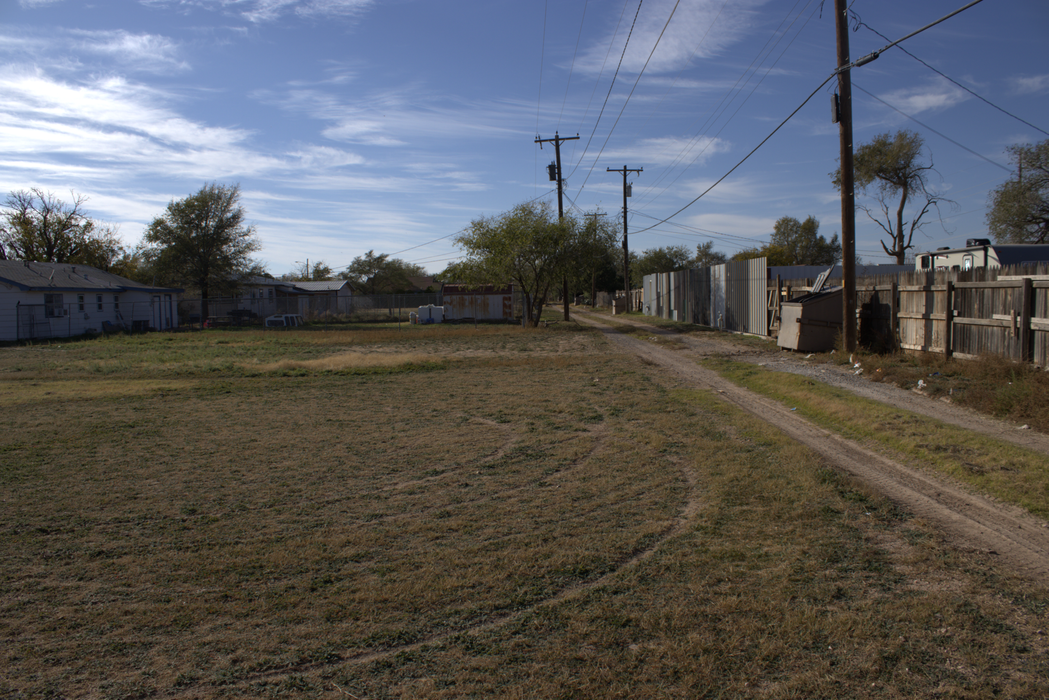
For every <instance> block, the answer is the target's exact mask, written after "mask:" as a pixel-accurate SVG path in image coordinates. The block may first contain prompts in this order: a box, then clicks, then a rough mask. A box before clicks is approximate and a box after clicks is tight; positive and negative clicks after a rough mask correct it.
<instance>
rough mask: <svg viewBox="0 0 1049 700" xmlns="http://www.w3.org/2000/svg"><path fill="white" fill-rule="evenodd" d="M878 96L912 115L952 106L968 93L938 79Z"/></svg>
mask: <svg viewBox="0 0 1049 700" xmlns="http://www.w3.org/2000/svg"><path fill="white" fill-rule="evenodd" d="M880 97H881V99H883V100H885V101H886V102H887V103H889V104H890V105H892V106H893V107H895V108H896V109H898V110H900V111H901V112H903V113H905V114H908V115H911V116H914V115H915V114H920V113H922V112H928V111H930V110H942V109H947V108H948V107H953V106H954V105H956V104H958V103H960V102H963V101H964V100H966V99H967V98H968V97H969V95H968V93H966V92H965V91H964V90H962V89H961V88H959V87H957V86H956V85H952V84H951V83H950V82H948V81H946V80H943V79H938V80H936V81H934V82H933V83H931V84H928V85H920V86H916V87H911V88H904V89H902V90H896V91H894V92H890V93H887V94H884V95H881V96H880Z"/></svg>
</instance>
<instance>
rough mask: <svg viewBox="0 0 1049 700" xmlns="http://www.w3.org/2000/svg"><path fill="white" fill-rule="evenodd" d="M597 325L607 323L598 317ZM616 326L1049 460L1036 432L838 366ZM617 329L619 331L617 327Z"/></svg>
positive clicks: (718, 337) (1046, 439) (712, 337)
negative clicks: (785, 375)
mask: <svg viewBox="0 0 1049 700" xmlns="http://www.w3.org/2000/svg"><path fill="white" fill-rule="evenodd" d="M575 314H576V315H575V317H576V320H583V319H584V316H585V313H583V314H581V313H579V312H575ZM592 318H594V320H602V319H601V317H598V316H593V317H592ZM615 324H623V325H627V326H633V327H634V328H643V329H644V330H645V331H646V332H649V333H651V334H652V335H654V336H658V337H660V338H665V339H667V340H672V341H674V342H676V343H680V344H681V345H683V346H684V348H686V349H687V351H691V352H695V353H699V354H700V355H702V356H704V357H710V356H715V355H719V356H725V357H728V358H730V359H732V360H736V361H739V362H749V363H752V364H759V365H761V366H764V367H768V368H769V369H771V370H776V371H782V372H790V373H792V374H800V375H802V376H805V377H810V378H812V379H815V380H817V381H820V382H822V383H824V384H829V385H830V386H834V387H837V388H839V389H844V390H845V391H848V392H850V393H853V394H856V395H857V396H861V397H863V398H867V399H872V400H874V401H879V402H881V403H884V404H887V405H889V406H893V407H895V408H902V409H904V410H905V411H910V412H911V413H917V414H919V415H923V416H928V417H930V418H935V419H936V420H938V421H940V422H942V423H949V424H951V425H956V426H958V427H959V428H965V429H966V430H972V431H974V432H977V433H981V434H983V435H988V436H990V437H993V438H995V439H997V440H1004V441H1005V442H1011V443H1012V444H1014V445H1018V446H1020V447H1023V448H1026V449H1028V450H1034V451H1036V452H1041V453H1042V454H1045V455H1049V435H1043V434H1042V433H1038V432H1036V431H1033V430H1018V429H1017V426H1015V425H1010V424H1009V423H1007V422H1005V421H1002V420H999V419H997V418H992V417H990V416H986V415H982V414H979V413H977V412H975V411H973V410H971V409H968V408H965V407H963V406H959V405H957V404H954V403H948V402H944V401H937V400H934V399H930V398H929V397H927V396H925V395H923V394H920V393H918V392H916V391H911V390H908V389H902V388H900V387H898V386H895V385H893V384H886V383H883V382H874V381H871V380H869V379H867V378H865V377H859V376H857V375H856V374H855V373H854V372H853V370H852V369H850V368H848V366H846V367H844V368H843V367H839V366H837V365H826V364H824V365H813V364H811V363H809V362H806V360H805V359H804V356H803V355H800V354H799V353H788V352H786V351H783V350H781V349H779V348H777V350H776V351H773V352H769V351H761V350H752V349H749V348H741V347H740V345H739V344H738V343H733V342H732V341H731V340H726V339H725V338H724V334H722V333H706V334H701V335H699V336H696V335H683V334H681V333H678V332H676V331H673V330H667V329H665V328H659V327H656V326H652V325H650V324H648V323H645V322H643V321H639V320H637V319H634V318H622V317H620V318H618V319H616V320H615ZM613 327H614V326H613Z"/></svg>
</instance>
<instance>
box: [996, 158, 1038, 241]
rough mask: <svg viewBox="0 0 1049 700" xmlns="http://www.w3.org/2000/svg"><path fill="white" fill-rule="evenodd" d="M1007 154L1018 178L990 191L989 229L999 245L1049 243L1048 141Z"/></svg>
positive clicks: (1011, 179)
mask: <svg viewBox="0 0 1049 700" xmlns="http://www.w3.org/2000/svg"><path fill="white" fill-rule="evenodd" d="M1008 150H1009V154H1010V159H1011V160H1012V161H1013V162H1014V163H1016V169H1017V173H1016V177H1015V178H1010V179H1009V180H1006V181H1005V182H1003V183H1002V184H1001V185H999V186H998V187H996V188H994V189H993V190H991V193H990V195H989V196H988V200H989V202H988V204H989V206H988V209H987V228H988V229H989V230H990V232H991V235H992V236H993V237H994V240H995V241H997V242H999V243H1049V140H1045V141H1042V142H1041V143H1037V144H1035V145H1033V146H1032V145H1030V144H1024V145H1022V146H1010V147H1009V149H1008Z"/></svg>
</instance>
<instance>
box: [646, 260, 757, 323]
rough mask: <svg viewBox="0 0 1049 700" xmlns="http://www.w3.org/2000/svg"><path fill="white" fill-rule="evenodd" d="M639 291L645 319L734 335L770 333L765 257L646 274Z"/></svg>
mask: <svg viewBox="0 0 1049 700" xmlns="http://www.w3.org/2000/svg"><path fill="white" fill-rule="evenodd" d="M643 290H644V301H643V302H642V303H643V309H642V310H643V311H644V313H645V314H647V315H649V316H659V317H660V318H668V319H672V320H675V321H685V322H687V323H696V324H699V325H703V326H714V327H717V328H722V329H724V330H727V331H733V332H737V333H753V334H757V335H766V334H767V333H768V298H767V290H768V272H767V268H766V265H765V258H758V259H755V260H743V261H740V262H730V263H725V264H723V265H715V266H713V267H706V268H702V269H696V270H681V271H680V272H662V273H659V274H655V275H646V276H645V279H644V286H643Z"/></svg>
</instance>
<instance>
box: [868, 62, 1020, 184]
mask: <svg viewBox="0 0 1049 700" xmlns="http://www.w3.org/2000/svg"><path fill="white" fill-rule="evenodd" d="M852 86H853V87H854V88H856V89H857V90H859V91H860V92H862V93H863V94H864V95H867V96H868V97H872V98H874V99H875V100H877V101H878V102H881V103H882V104H883V105H885V106H886V107H888V108H889V109H891V110H892V111H894V112H896V113H898V114H901V115H903V116H904V117H907V118H908V119H910V120H911V121H912V122H914V123H915V124H917V125H919V126H920V127H922V128H923V129H928V130H929V131H931V132H932V133H934V134H936V135H937V136H939V137H940V138H942V139H945V140H947V141H950V142H951V143H953V144H954V145H955V146H957V147H958V148H960V149H962V150H963V151H967V152H969V153H971V154H973V155H974V156H976V157H977V158H980V159H981V160H985V161H987V162H988V163H990V164H991V165H993V166H995V167H996V168H1001V169H1002V170H1004V171H1005V172H1007V173H1011V172H1012V171H1011V170H1009V168H1007V167H1005V166H1004V165H1002V164H1001V163H995V162H994V161H993V160H991V159H990V158H988V157H987V156H985V155H981V154H979V153H977V152H976V151H974V150H973V149H971V148H969V147H968V146H963V145H962V144H960V143H958V142H957V141H955V140H954V139H952V138H951V137H950V136H946V135H945V134H941V133H940V132H939V131H937V130H936V129H934V128H932V127H931V126H929V125H928V124H924V123H922V122H920V121H918V120H917V119H915V118H914V117H912V116H911V115H909V114H907V113H906V112H904V111H903V110H901V109H898V108H896V107H893V106H892V105H891V104H889V103H888V102H886V101H885V100H883V99H881V98H880V97H877V96H876V95H873V94H871V93H870V92H868V91H867V90H864V89H863V88H861V87H860V86H859V85H857V84H856V83H855V82H853V83H852Z"/></svg>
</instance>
